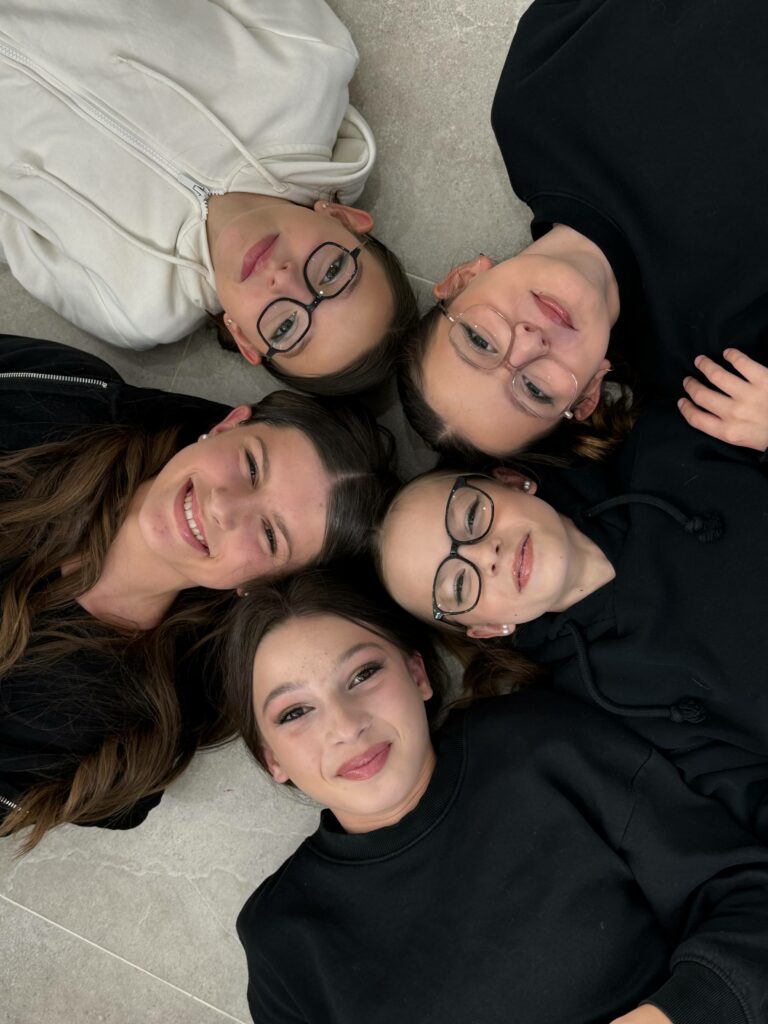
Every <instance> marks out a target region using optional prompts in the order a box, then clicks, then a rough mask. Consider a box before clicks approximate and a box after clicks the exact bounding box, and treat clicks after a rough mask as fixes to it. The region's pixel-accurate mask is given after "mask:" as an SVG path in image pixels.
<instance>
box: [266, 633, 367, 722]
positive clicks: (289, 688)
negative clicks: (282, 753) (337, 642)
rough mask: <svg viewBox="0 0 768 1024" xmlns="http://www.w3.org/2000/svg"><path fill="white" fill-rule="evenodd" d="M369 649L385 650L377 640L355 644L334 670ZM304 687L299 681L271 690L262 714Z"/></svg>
mask: <svg viewBox="0 0 768 1024" xmlns="http://www.w3.org/2000/svg"><path fill="white" fill-rule="evenodd" d="M368 647H375V648H376V649H377V650H380V651H381V652H382V653H384V648H383V647H382V645H381V644H378V643H376V641H375V640H365V641H363V642H362V643H359V644H353V645H352V647H350V648H348V649H347V650H346V651H344V653H343V654H341V655H340V656H339V657H338V658H337V659H336V661H335V662H334V664H333V668H334V669H339V668H341V667H342V666H343V665H344V664H345V663H346V662H347V661H349V660H350V658H354V656H355V655H356V654H359V652H360V651H362V650H365V649H366V648H368ZM304 686H306V683H301V682H297V681H293V682H290V681H289V682H286V683H280V685H279V686H276V687H275V688H274V690H270V692H269V693H268V694H267V696H266V698H265V700H264V703H263V704H262V705H261V713H262V714H265V713H266V710H267V708H268V707H269V705H270V704H271V703H272V702H273V701H274V700H277V698H278V697H284V696H285V694H286V693H295V692H296V691H297V690H301V689H303V687H304Z"/></svg>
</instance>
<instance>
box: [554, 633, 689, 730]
mask: <svg viewBox="0 0 768 1024" xmlns="http://www.w3.org/2000/svg"><path fill="white" fill-rule="evenodd" d="M565 628H566V629H567V630H568V631H569V632H570V634H571V636H572V637H573V642H574V645H575V647H576V657H577V659H578V662H579V669H580V670H581V678H582V682H583V683H584V687H585V689H586V691H587V693H588V694H589V696H590V697H591V698H592V700H593V701H594V702H595V704H597V706H598V707H600V708H602V709H603V711H609V712H610V713H611V714H612V715H625V716H627V717H628V718H669V719H670V720H671V721H672V722H676V723H682V722H689V723H690V724H691V725H698V724H699V722H703V721H704V719H705V718H706V717H707V713H706V711H705V710H704V705H703V704H701V703H699V701H697V700H694V698H693V697H685V698H684V699H683V700H681V701H679V702H678V703H677V704H671V705H667V704H657V705H653V704H645V705H640V706H633V705H631V704H618V703H617V702H616V701H613V700H611V699H610V698H609V697H606V696H605V695H604V694H603V693H601V691H600V690H599V689H598V687H597V683H596V682H595V679H594V676H593V675H592V666H591V665H590V664H589V657H588V655H587V645H586V643H585V642H584V636H583V634H582V632H581V630H580V629H579V627H578V626H577V624H576V623H575V622H571V621H569V622H566V623H565Z"/></svg>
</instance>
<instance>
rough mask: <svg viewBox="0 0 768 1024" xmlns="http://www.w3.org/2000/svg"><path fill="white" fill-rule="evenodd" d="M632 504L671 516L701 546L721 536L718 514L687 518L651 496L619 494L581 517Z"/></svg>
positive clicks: (682, 513) (663, 501)
mask: <svg viewBox="0 0 768 1024" xmlns="http://www.w3.org/2000/svg"><path fill="white" fill-rule="evenodd" d="M634 502H637V503H638V504H640V505H651V506H652V507H653V508H657V509H658V510H659V511H660V512H666V514H667V515H668V516H671V517H672V518H673V519H674V520H675V522H676V523H679V525H680V526H682V527H683V529H684V530H685V532H686V533H690V534H691V535H692V536H694V537H695V538H696V540H698V541H701V543H702V544H708V543H710V541H713V540H720V538H721V537H722V535H723V520H722V518H721V516H720V513H719V512H702V513H700V514H699V515H694V516H687V515H686V514H685V513H684V512H681V511H680V509H678V508H675V506H674V505H673V504H672V503H671V502H669V501H665V500H664V499H663V498H657V497H656V496H655V495H653V494H619V495H618V496H617V497H615V498H608V499H607V500H606V501H601V502H599V504H597V505H593V506H592V508H588V509H586V510H585V511H584V512H582V515H583V516H585V517H586V518H588V519H591V518H592V517H593V516H598V515H600V513H601V512H606V511H607V510H608V509H610V508H615V507H616V506H617V505H629V504H632V503H634Z"/></svg>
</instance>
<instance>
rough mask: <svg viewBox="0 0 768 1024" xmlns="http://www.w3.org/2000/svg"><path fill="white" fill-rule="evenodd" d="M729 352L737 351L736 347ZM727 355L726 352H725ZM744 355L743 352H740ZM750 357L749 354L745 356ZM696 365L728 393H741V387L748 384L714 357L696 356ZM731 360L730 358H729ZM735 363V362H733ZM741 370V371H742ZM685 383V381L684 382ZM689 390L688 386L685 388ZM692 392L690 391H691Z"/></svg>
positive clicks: (713, 382) (708, 378) (711, 381)
mask: <svg viewBox="0 0 768 1024" xmlns="http://www.w3.org/2000/svg"><path fill="white" fill-rule="evenodd" d="M727 351H728V352H735V351H736V350H735V349H727ZM723 355H725V353H723ZM739 355H743V353H739ZM744 358H745V359H748V358H749V357H748V356H744ZM751 361H752V360H750V362H751ZM693 362H694V365H695V366H696V369H697V370H698V371H699V373H701V374H702V375H703V376H704V377H706V378H707V380H708V381H709V382H710V384H714V385H715V387H716V388H720V390H721V391H723V392H724V393H725V394H726V395H732V396H734V397H735V396H736V395H738V393H739V388H743V387H745V386H746V383H747V382H746V381H745V380H744V379H743V378H742V377H738V376H737V375H736V374H735V373H731V372H730V370H726V369H725V367H724V366H721V365H720V364H719V363H716V362H715V361H714V359H710V358H709V356H696V358H695V359H694V361H693ZM729 362H730V360H729ZM731 365H735V364H733V363H732V364H731ZM740 372H741V371H740ZM692 379H693V378H690V377H688V378H686V380H692ZM683 383H684V384H685V382H683ZM685 390H686V391H688V388H687V387H686V389H685ZM689 393H690V392H689ZM694 401H696V399H694Z"/></svg>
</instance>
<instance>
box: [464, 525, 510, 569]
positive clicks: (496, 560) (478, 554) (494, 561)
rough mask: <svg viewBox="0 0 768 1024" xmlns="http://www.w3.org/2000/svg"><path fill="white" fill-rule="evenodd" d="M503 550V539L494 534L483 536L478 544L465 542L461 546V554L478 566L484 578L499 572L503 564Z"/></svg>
mask: <svg viewBox="0 0 768 1024" xmlns="http://www.w3.org/2000/svg"><path fill="white" fill-rule="evenodd" d="M501 551H502V545H501V540H500V539H499V538H498V537H494V536H493V535H492V534H488V536H487V537H483V539H482V540H481V541H478V542H477V543H476V544H463V545H462V546H461V547H460V548H459V554H460V555H463V556H464V558H468V559H469V560H470V562H472V563H473V564H474V565H475V566H477V568H478V570H479V571H480V575H481V576H482V577H483V579H485V578H486V577H488V576H495V575H496V574H497V573H498V571H499V568H500V566H501Z"/></svg>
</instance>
